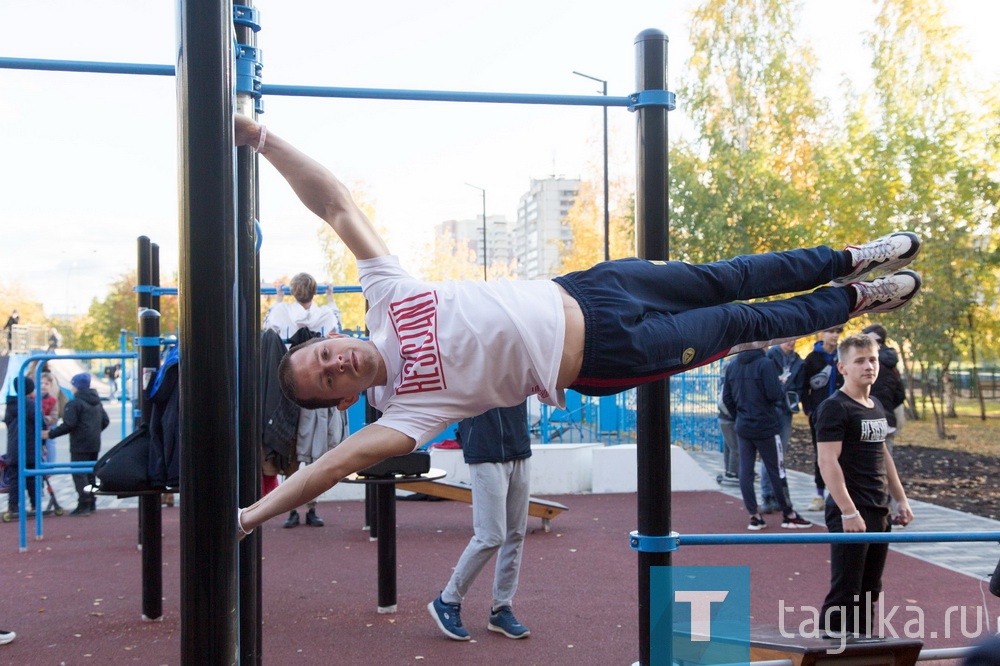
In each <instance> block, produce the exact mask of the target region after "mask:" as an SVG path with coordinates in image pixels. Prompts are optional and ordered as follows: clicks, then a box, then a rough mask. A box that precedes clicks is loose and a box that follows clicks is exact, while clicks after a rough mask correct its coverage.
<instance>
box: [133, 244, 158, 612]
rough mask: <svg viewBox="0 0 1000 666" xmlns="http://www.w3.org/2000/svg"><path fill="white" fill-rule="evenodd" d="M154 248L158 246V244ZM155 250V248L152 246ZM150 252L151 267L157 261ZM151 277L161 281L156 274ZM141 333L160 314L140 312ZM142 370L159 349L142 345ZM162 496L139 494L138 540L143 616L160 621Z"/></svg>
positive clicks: (151, 365) (149, 332)
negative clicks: (140, 553) (140, 558)
mask: <svg viewBox="0 0 1000 666" xmlns="http://www.w3.org/2000/svg"><path fill="white" fill-rule="evenodd" d="M152 247H156V246H155V245H154V246H152ZM151 249H152V248H151ZM158 263H159V261H158V260H153V258H152V254H151V255H150V264H149V265H150V266H153V265H156V264H158ZM152 279H154V280H158V278H157V277H156V276H155V275H153V276H152ZM139 335H142V336H149V337H153V336H155V337H159V336H160V313H159V312H157V311H156V310H153V309H152V308H150V309H146V310H143V311H142V312H140V313H139ZM139 355H140V358H141V362H140V365H141V366H142V368H143V371H144V372H145V371H153V370H156V369H158V368H159V366H160V348H159V347H143V348H142V349H141V351H140V352H139ZM139 400H140V403H139V404H140V405H141V409H142V422H143V423H149V417H150V415H151V413H152V409H153V405H152V402H151V401H149V400H147V399H146V386H145V385H144V386H143V387H142V389H141V390H140V391H139ZM161 498H162V495H159V494H152V495H141V496H140V497H139V543H140V544H141V545H142V619H144V620H159V619H160V618H162V617H163V515H162V511H163V509H162V508H161V505H160V499H161Z"/></svg>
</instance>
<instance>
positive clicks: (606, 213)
mask: <svg viewBox="0 0 1000 666" xmlns="http://www.w3.org/2000/svg"><path fill="white" fill-rule="evenodd" d="M573 73H574V74H576V75H577V76H582V77H583V78H585V79H590V80H591V81H597V82H598V83H600V84H601V94H602V95H604V96H605V97H607V96H608V82H607V81H605V80H604V79H599V78H597V77H596V76H590V75H589V74H584V73H583V72H577V71H576V70H574V71H573ZM610 228H611V214H610V212H609V210H608V107H607V105H605V106H604V261H608V260H609V259H610V258H611V257H610V255H609V253H608V238H609V235H608V234H609V233H610Z"/></svg>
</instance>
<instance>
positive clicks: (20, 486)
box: [11, 352, 138, 553]
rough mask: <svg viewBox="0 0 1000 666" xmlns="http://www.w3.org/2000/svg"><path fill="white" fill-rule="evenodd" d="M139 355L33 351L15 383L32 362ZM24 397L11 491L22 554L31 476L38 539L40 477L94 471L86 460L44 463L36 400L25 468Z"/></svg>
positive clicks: (20, 396)
mask: <svg viewBox="0 0 1000 666" xmlns="http://www.w3.org/2000/svg"><path fill="white" fill-rule="evenodd" d="M136 358H138V355H137V354H135V353H133V352H95V353H89V354H33V355H31V356H28V357H27V358H26V359H24V361H23V362H22V363H21V367H20V368H18V371H17V377H18V378H19V380H20V381H18V386H24V373H25V370H26V369H27V367H28V365H29V364H30V363H32V362H34V361H54V360H59V359H77V360H87V359H122V360H129V359H131V360H135V359H136ZM44 365H45V364H44V363H42V362H39V363H37V364H36V365H35V377H34V379H33V381H34V382H35V386H41V381H42V371H43V367H44ZM27 400H28V399H27V396H26V395H25V394H24V391H18V393H17V411H18V414H20V415H21V416H20V418H18V420H17V464H18V476H17V488H16V489H14V488H11V492H16V493H17V497H18V507H19V511H18V528H19V538H20V542H19V548H20V551H21V552H22V553H23V552H25V551H26V550H27V548H28V536H27V526H28V512H27V507H26V505H25V502H24V500H25V496H24V495H25V490H26V486H25V484H26V483H27V481H28V480H29V479H30V480H32V481H34V484H35V537H36V538H38V539H41V538H42V534H43V532H42V515H43V513H44V512H43V511H42V510H41V499H42V481H43V480H44V479H43V477H45V476H48V475H50V474H80V473H86V472H93V471H94V463H93V462H89V461H84V462H63V463H50V462H46V461H45V459H44V457H43V456H42V429H41V428H40V427H39V426H40V424H42V423H43V422H44V421H43V416H42V401H41V400H37V399H36V400H35V414H34V420H35V433H34V434H35V437H34V441H33V442H32V446H34V453H35V456H34V457H35V466H34V467H31V468H29V467H26V466H25V460H26V458H25V454H26V453H27V452H28V441H27V440H28V422H27V418H25V415H26V414H27V407H28V402H27ZM125 409H126V408H125V403H124V402H122V435H123V437H124V434H125V421H127V419H126V418H125V414H126V412H125Z"/></svg>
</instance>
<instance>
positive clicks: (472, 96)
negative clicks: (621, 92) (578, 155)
mask: <svg viewBox="0 0 1000 666" xmlns="http://www.w3.org/2000/svg"><path fill="white" fill-rule="evenodd" d="M262 91H263V94H264V96H265V97H266V96H268V95H275V96H291V97H337V98H343V99H392V100H404V101H412V102H483V103H490V104H549V105H555V106H623V107H628V106H631V104H632V99H631V98H630V97H604V96H603V95H601V96H597V95H545V94H534V93H499V92H462V91H454V90H395V89H391V88H332V87H325V86H291V85H267V84H264V86H263V88H262Z"/></svg>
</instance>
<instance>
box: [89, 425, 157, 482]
mask: <svg viewBox="0 0 1000 666" xmlns="http://www.w3.org/2000/svg"><path fill="white" fill-rule="evenodd" d="M150 445H151V438H150V435H149V426H147V425H146V424H145V423H143V424H141V425H139V427H137V428H136V429H135V430H134V431H133V432H132V434H130V435H129V436H128V437H126V438H125V439H123V440H122V441H120V442H118V443H117V444H115V445H114V446H113V447H112V448H111V450H110V451H108V452H107V453H105V454H104V455H103V456H101V457H100V458H99V459H98V460H97V462H96V463H95V464H94V476H95V477H96V482H95V483H94V486H95V490H98V491H100V492H112V493H113V492H121V493H130V492H139V491H143V490H152V489H153V487H154V486H153V484H152V483H150V480H149V449H150Z"/></svg>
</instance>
